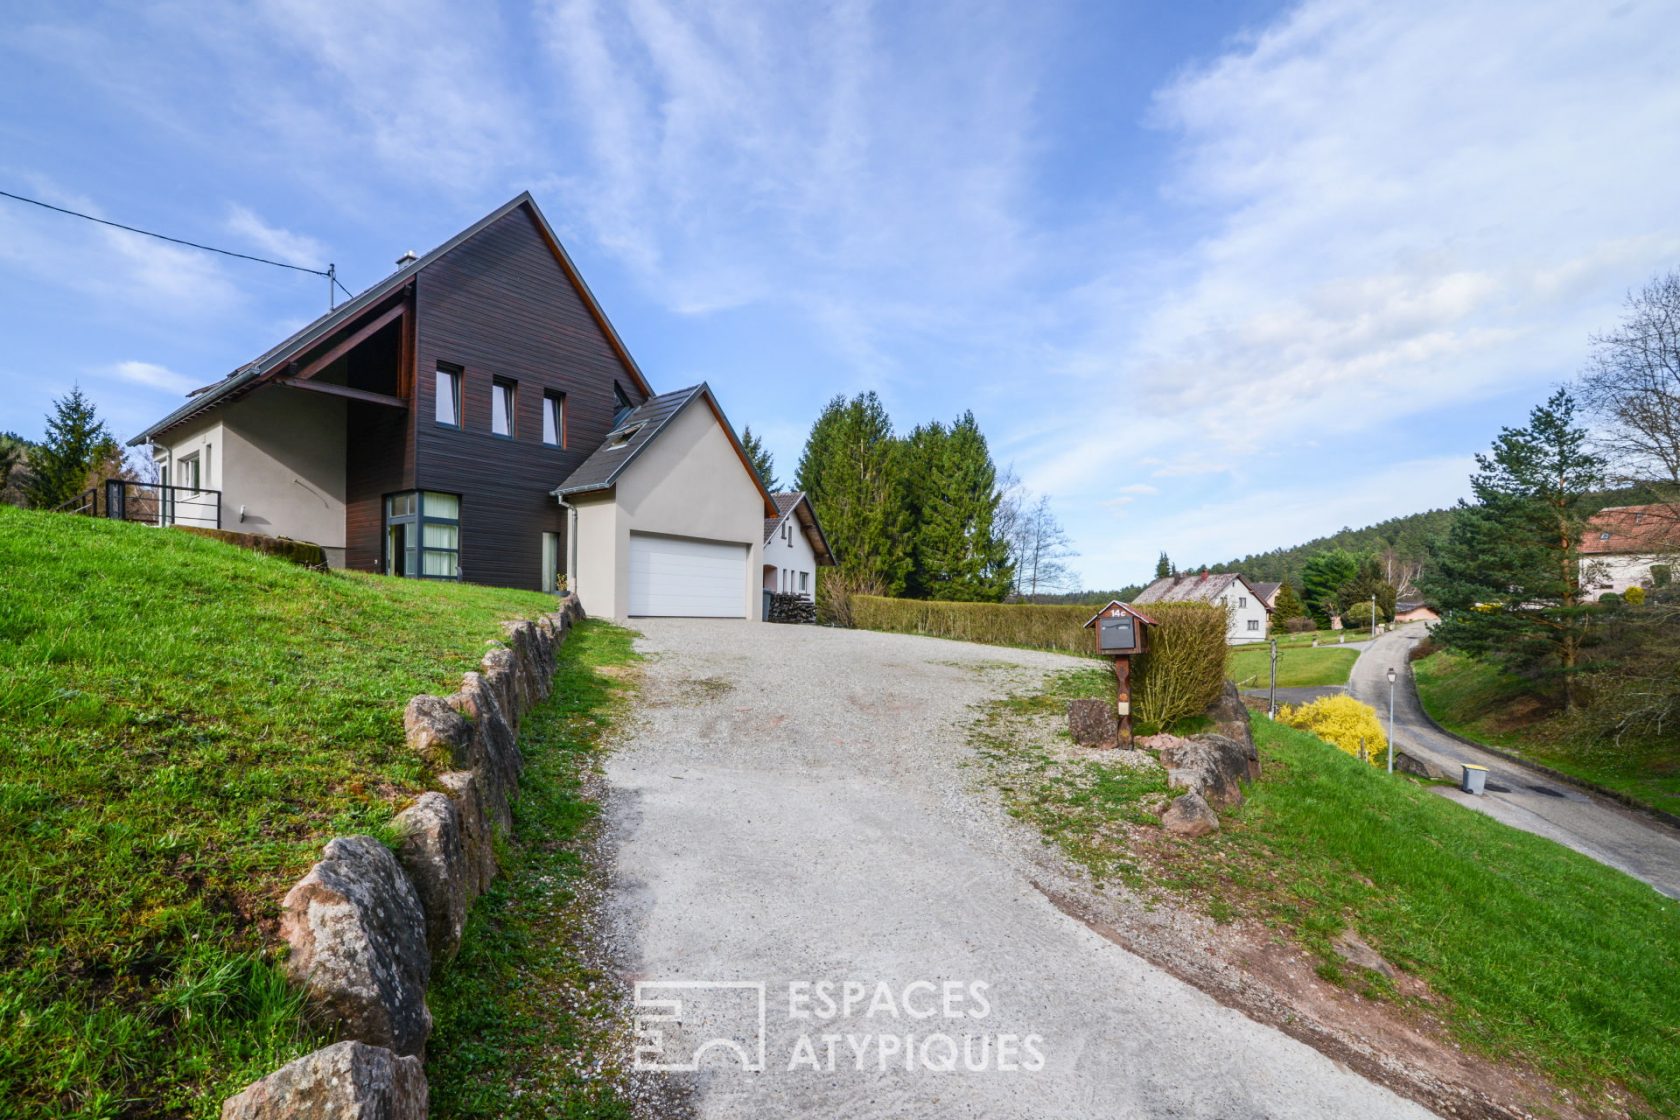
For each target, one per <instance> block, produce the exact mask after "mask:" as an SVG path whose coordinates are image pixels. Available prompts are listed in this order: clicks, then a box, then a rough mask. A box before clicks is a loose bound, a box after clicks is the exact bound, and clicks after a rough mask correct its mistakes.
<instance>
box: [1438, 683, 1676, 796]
mask: <svg viewBox="0 0 1680 1120" xmlns="http://www.w3.org/2000/svg"><path fill="white" fill-rule="evenodd" d="M1412 672H1413V674H1414V676H1415V677H1416V680H1417V690H1418V699H1419V700H1421V701H1422V702H1423V707H1424V710H1425V711H1427V712H1428V713H1429V715H1430V718H1432V719H1433V720H1435V722H1437V723H1439V724H1440V725H1441V726H1442V727H1445V728H1446V729H1447V730H1449V731H1451V732H1453V733H1454V734H1457V735H1462V736H1464V737H1465V738H1466V739H1470V740H1473V741H1475V742H1478V743H1487V744H1489V745H1491V746H1495V747H1499V748H1500V749H1502V750H1508V751H1512V752H1514V753H1516V754H1520V755H1522V756H1524V757H1525V758H1532V759H1533V760H1534V761H1536V762H1539V763H1541V764H1543V765H1545V766H1550V767H1552V768H1553V769H1554V770H1561V771H1563V772H1564V773H1565V774H1570V775H1572V776H1574V777H1577V778H1580V779H1581V780H1582V781H1586V782H1591V783H1592V784H1594V785H1597V786H1602V787H1604V788H1606V789H1613V790H1615V791H1616V792H1618V793H1622V794H1625V795H1627V796H1628V797H1631V798H1633V799H1634V800H1635V801H1638V802H1639V803H1640V804H1643V805H1649V806H1651V807H1652V808H1655V809H1662V810H1664V811H1666V812H1669V813H1674V814H1676V815H1680V741H1671V742H1668V743H1658V742H1623V743H1617V742H1614V741H1613V740H1610V739H1606V738H1604V737H1603V736H1600V735H1591V734H1585V733H1581V732H1578V731H1576V730H1575V729H1574V728H1572V727H1571V725H1570V723H1569V721H1568V719H1567V717H1564V716H1563V715H1562V714H1561V713H1559V712H1558V711H1557V710H1556V709H1555V707H1553V706H1551V705H1548V704H1546V703H1544V702H1542V701H1541V700H1539V699H1537V698H1536V697H1535V696H1534V695H1533V693H1532V691H1531V687H1530V685H1529V684H1528V682H1526V681H1523V680H1522V679H1521V678H1519V677H1515V676H1511V675H1509V674H1507V673H1503V672H1501V671H1500V670H1499V669H1498V668H1497V667H1495V666H1492V665H1487V664H1485V663H1483V662H1479V661H1476V660H1474V659H1472V658H1468V657H1464V656H1462V655H1460V654H1456V653H1453V652H1451V651H1450V650H1439V651H1437V652H1435V653H1432V654H1430V655H1429V656H1428V657H1424V658H1421V659H1419V660H1417V661H1415V662H1413V663H1412Z"/></svg>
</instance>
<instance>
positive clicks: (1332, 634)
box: [1232, 627, 1371, 649]
mask: <svg viewBox="0 0 1680 1120" xmlns="http://www.w3.org/2000/svg"><path fill="white" fill-rule="evenodd" d="M1272 637H1273V638H1275V639H1276V640H1277V644H1278V648H1279V649H1294V648H1296V647H1298V646H1307V647H1309V648H1310V647H1311V646H1312V644H1313V643H1314V642H1315V641H1316V642H1317V643H1318V644H1319V645H1320V646H1321V647H1322V646H1336V645H1342V644H1343V643H1345V642H1368V641H1370V640H1371V631H1370V630H1369V629H1364V630H1356V629H1353V628H1352V627H1349V628H1348V629H1346V630H1308V631H1306V632H1305V633H1303V634H1290V633H1287V632H1284V633H1278V632H1277V631H1275V630H1274V631H1273V632H1272ZM1266 644H1267V642H1244V643H1243V644H1241V645H1238V646H1233V647H1232V648H1233V649H1253V648H1255V647H1258V646H1264V645H1266Z"/></svg>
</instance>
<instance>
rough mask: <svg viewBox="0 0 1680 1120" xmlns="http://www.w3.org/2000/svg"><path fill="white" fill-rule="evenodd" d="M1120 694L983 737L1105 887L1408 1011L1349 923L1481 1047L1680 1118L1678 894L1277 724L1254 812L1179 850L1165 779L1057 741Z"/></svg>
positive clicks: (1019, 790)
mask: <svg viewBox="0 0 1680 1120" xmlns="http://www.w3.org/2000/svg"><path fill="white" fill-rule="evenodd" d="M1105 684H1106V682H1103V681H1099V680H1097V679H1095V678H1094V677H1093V675H1091V674H1088V673H1080V672H1075V673H1069V674H1064V675H1063V676H1061V677H1060V678H1057V679H1055V680H1054V681H1053V682H1052V683H1051V684H1050V685H1049V687H1047V688H1046V689H1045V690H1044V691H1043V692H1040V693H1037V694H1033V695H1026V696H1015V697H1009V698H1006V699H1001V700H998V701H996V702H994V703H993V704H992V705H991V707H990V708H989V710H988V711H987V712H986V713H985V714H984V715H983V717H982V718H981V719H980V721H979V722H978V723H977V724H976V729H975V738H974V742H975V746H976V748H977V750H978V752H979V753H980V754H981V755H982V756H983V757H985V758H986V759H987V760H988V763H989V765H990V768H991V769H992V771H993V777H994V780H995V781H996V782H997V783H998V785H999V787H1000V789H1001V791H1002V794H1003V798H1004V802H1005V805H1006V806H1007V808H1008V809H1009V811H1010V812H1011V813H1012V814H1014V815H1016V816H1017V817H1020V818H1021V819H1024V820H1027V821H1030V822H1031V823H1033V824H1035V825H1037V826H1038V827H1039V828H1040V829H1041V830H1042V831H1043V833H1044V835H1045V838H1046V840H1047V841H1049V842H1053V843H1055V844H1056V845H1057V846H1059V847H1060V848H1061V850H1062V851H1063V852H1065V853H1066V854H1067V855H1068V857H1069V858H1071V859H1073V860H1074V861H1076V862H1077V863H1079V864H1081V865H1083V866H1084V867H1086V868H1088V869H1089V870H1090V871H1091V873H1092V874H1093V875H1094V876H1096V877H1097V879H1098V881H1099V883H1100V882H1101V881H1102V880H1104V879H1106V878H1108V877H1111V876H1113V877H1118V878H1120V879H1122V880H1123V881H1125V882H1127V883H1128V884H1130V885H1132V886H1134V887H1135V888H1138V889H1141V890H1142V891H1143V892H1144V893H1145V894H1146V896H1147V895H1149V894H1154V893H1158V894H1159V895H1160V896H1162V897H1170V898H1172V899H1174V900H1176V901H1178V902H1180V903H1186V904H1189V905H1192V906H1195V907H1198V908H1200V909H1202V910H1203V911H1205V912H1206V913H1208V914H1209V915H1210V916H1211V917H1213V918H1214V919H1215V920H1216V921H1232V920H1236V919H1239V918H1243V919H1252V920H1255V921H1258V922H1261V923H1264V924H1265V925H1266V926H1269V927H1270V928H1272V929H1273V930H1275V931H1276V932H1277V933H1279V934H1280V935H1283V936H1285V937H1287V938H1289V939H1291V940H1293V941H1295V942H1297V943H1299V944H1301V945H1302V946H1303V947H1305V948H1306V949H1308V950H1309V951H1310V952H1312V953H1313V954H1314V955H1315V956H1316V957H1317V959H1318V961H1319V962H1320V963H1319V973H1320V975H1321V976H1322V977H1324V978H1325V979H1326V980H1328V981H1330V982H1333V983H1340V984H1344V985H1347V986H1350V987H1352V988H1353V989H1354V990H1355V991H1358V992H1360V993H1361V994H1362V995H1364V996H1367V997H1369V998H1373V999H1380V1000H1387V1001H1391V1002H1393V1003H1395V1004H1397V1005H1400V1009H1401V1010H1403V1011H1404V1010H1407V1009H1408V1007H1409V1002H1410V1000H1411V998H1412V997H1402V996H1400V995H1399V994H1398V993H1397V990H1396V988H1395V986H1394V985H1393V984H1392V982H1390V981H1388V980H1386V979H1385V978H1383V977H1381V976H1379V975H1378V974H1376V973H1374V972H1366V971H1363V970H1356V969H1352V968H1351V966H1349V965H1347V964H1346V963H1345V962H1344V961H1342V959H1341V958H1340V957H1339V956H1337V955H1336V954H1335V952H1334V950H1333V949H1332V948H1331V945H1330V942H1331V940H1332V939H1333V938H1334V937H1336V936H1337V935H1338V934H1339V933H1340V932H1341V931H1342V930H1344V929H1346V928H1348V927H1350V926H1351V927H1353V928H1355V929H1357V931H1358V932H1359V934H1360V935H1361V936H1362V937H1363V938H1364V939H1365V940H1366V941H1367V942H1369V943H1370V944H1371V945H1372V946H1374V947H1375V948H1376V949H1377V950H1378V951H1379V952H1380V953H1382V955H1383V956H1384V957H1386V958H1387V959H1388V960H1389V961H1390V962H1391V963H1392V964H1394V965H1395V966H1396V967H1397V968H1399V969H1402V970H1403V971H1405V972H1409V973H1412V974H1413V975H1415V976H1416V977H1418V978H1419V979H1421V980H1423V981H1425V982H1426V983H1427V984H1428V986H1429V990H1430V992H1431V993H1433V997H1434V998H1433V999H1431V1001H1430V1004H1429V1007H1428V1013H1429V1014H1431V1015H1434V1016H1439V1017H1440V1018H1441V1019H1442V1021H1443V1022H1445V1023H1446V1024H1447V1026H1448V1028H1449V1029H1450V1030H1451V1031H1452V1032H1453V1034H1454V1036H1455V1037H1456V1038H1458V1039H1459V1040H1460V1041H1461V1042H1462V1043H1463V1044H1464V1045H1466V1046H1467V1047H1469V1048H1471V1049H1473V1050H1476V1051H1478V1052H1481V1053H1483V1054H1486V1055H1489V1056H1490V1057H1494V1058H1513V1059H1518V1060H1523V1061H1527V1062H1530V1063H1532V1064H1534V1065H1535V1066H1537V1067H1539V1068H1541V1069H1545V1070H1547V1071H1548V1072H1549V1073H1551V1074H1552V1075H1553V1076H1554V1077H1555V1078H1556V1079H1557V1080H1558V1081H1559V1082H1560V1083H1563V1084H1565V1085H1567V1086H1569V1087H1571V1088H1574V1089H1576V1090H1579V1091H1581V1092H1582V1093H1584V1094H1585V1095H1586V1096H1587V1098H1588V1099H1589V1100H1597V1101H1601V1102H1603V1101H1608V1100H1611V1099H1612V1098H1613V1097H1615V1096H1617V1095H1619V1094H1620V1090H1621V1089H1623V1088H1626V1089H1631V1090H1632V1091H1633V1092H1634V1093H1635V1094H1637V1095H1638V1097H1639V1098H1641V1099H1642V1100H1643V1102H1644V1104H1645V1105H1646V1107H1648V1108H1649V1109H1650V1111H1651V1112H1653V1113H1655V1114H1659V1115H1672V1114H1673V1113H1674V1112H1675V1111H1676V1110H1677V1109H1680V903H1676V902H1675V901H1673V900H1670V899H1666V898H1663V897H1662V896H1661V895H1658V894H1657V893H1656V892H1655V891H1652V890H1651V889H1650V888H1649V887H1647V886H1645V885H1644V884H1643V883H1639V882H1637V881H1636V880H1634V879H1631V878H1629V877H1628V876H1626V875H1623V874H1621V873H1620V872H1617V871H1613V870H1611V869H1610V868H1607V867H1605V866H1603V865H1602V864H1599V863H1596V862H1594V861H1592V860H1590V859H1587V858H1586V857H1585V856H1582V855H1579V854H1577V853H1575V852H1572V851H1570V850H1568V849H1567V848H1564V847H1561V846H1560V845H1557V844H1554V843H1552V842H1551V841H1548V840H1544V839H1541V838H1540V837H1537V836H1533V835H1531V834H1529V833H1526V832H1519V831H1517V830H1516V829H1512V828H1507V827H1506V826H1504V825H1502V824H1499V823H1498V822H1496V821H1494V820H1492V819H1491V818H1489V817H1486V816H1483V815H1482V814H1479V813H1475V812H1471V811H1468V810H1465V809H1463V808H1461V807H1460V806H1457V805H1455V804H1453V803H1452V802H1450V801H1448V800H1446V799H1444V798H1441V797H1439V796H1437V795H1435V794H1432V793H1430V792H1429V791H1428V789H1427V788H1425V787H1423V786H1422V785H1419V784H1417V783H1415V782H1413V781H1410V780H1407V779H1403V778H1399V779H1397V778H1393V777H1390V776H1389V775H1387V774H1385V773H1382V772H1381V771H1377V770H1374V769H1373V768H1371V767H1369V766H1365V765H1362V764H1360V763H1359V762H1357V761H1356V760H1354V759H1352V758H1349V757H1348V756H1347V755H1345V754H1343V753H1342V752H1340V751H1338V750H1337V749H1336V748H1334V747H1332V746H1330V745H1328V744H1326V743H1324V742H1322V741H1321V740H1319V739H1317V738H1316V737H1314V736H1312V735H1308V734H1306V733H1304V732H1299V731H1294V730H1291V729H1289V728H1285V727H1280V726H1278V725H1276V724H1273V723H1271V722H1270V721H1267V720H1263V719H1259V720H1256V721H1255V739H1256V742H1257V744H1258V746H1259V749H1260V753H1261V757H1262V760H1263V766H1264V773H1263V775H1262V777H1261V779H1260V780H1259V781H1258V782H1255V783H1253V784H1252V786H1251V787H1250V789H1249V797H1248V801H1247V803H1246V804H1245V805H1244V806H1243V807H1242V808H1241V809H1238V810H1235V811H1230V812H1226V813H1222V814H1221V817H1222V820H1223V824H1224V827H1223V829H1222V830H1221V831H1220V832H1219V833H1216V834H1214V835H1212V836H1208V837H1204V838H1202V839H1200V840H1196V841H1178V840H1176V839H1175V838H1173V837H1171V836H1168V835H1166V834H1165V833H1163V832H1161V830H1160V829H1159V828H1158V827H1157V824H1158V818H1157V817H1156V811H1157V806H1158V805H1159V804H1160V802H1161V800H1162V799H1163V790H1164V780H1163V779H1162V778H1161V777H1156V775H1160V771H1159V770H1158V769H1157V770H1148V769H1146V770H1134V769H1129V768H1127V767H1125V766H1123V765H1119V764H1117V763H1114V762H1110V761H1106V760H1104V759H1103V758H1102V756H1100V755H1097V754H1095V753H1094V752H1089V751H1082V750H1079V749H1077V748H1075V747H1073V745H1072V744H1071V743H1070V742H1068V741H1067V740H1066V737H1065V732H1061V731H1059V730H1057V729H1056V728H1057V725H1058V723H1059V721H1060V719H1061V713H1062V711H1063V702H1064V701H1065V699H1066V698H1068V697H1069V696H1074V695H1102V693H1101V691H1100V689H1101V687H1102V686H1103V685H1105ZM1606 915H1614V920H1613V921H1606V920H1605V916H1606Z"/></svg>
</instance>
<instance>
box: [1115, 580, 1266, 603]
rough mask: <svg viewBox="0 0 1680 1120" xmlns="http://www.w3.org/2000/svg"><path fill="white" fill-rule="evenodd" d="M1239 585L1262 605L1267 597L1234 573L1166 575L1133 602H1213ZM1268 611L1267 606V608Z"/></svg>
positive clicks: (1144, 590)
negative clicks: (1263, 596)
mask: <svg viewBox="0 0 1680 1120" xmlns="http://www.w3.org/2000/svg"><path fill="white" fill-rule="evenodd" d="M1237 584H1241V585H1242V586H1243V587H1244V588H1246V589H1247V590H1248V593H1249V594H1250V595H1253V596H1254V597H1255V598H1256V599H1259V600H1260V605H1261V606H1265V604H1266V600H1265V599H1264V598H1262V597H1261V595H1260V593H1259V592H1258V591H1256V590H1254V585H1253V584H1252V583H1249V582H1248V580H1246V579H1244V578H1243V577H1242V576H1241V575H1240V574H1238V573H1236V572H1192V573H1191V574H1190V575H1187V576H1166V577H1164V578H1162V579H1158V580H1156V581H1155V582H1154V583H1152V584H1150V585H1149V586H1148V587H1146V588H1144V589H1143V590H1142V591H1140V592H1139V593H1138V597H1137V598H1136V599H1133V600H1132V602H1134V603H1213V602H1217V601H1218V599H1219V597H1220V596H1221V595H1224V594H1226V593H1228V592H1229V591H1230V590H1231V589H1232V588H1233V587H1234V586H1236V585H1237ZM1266 609H1267V610H1271V608H1270V607H1266Z"/></svg>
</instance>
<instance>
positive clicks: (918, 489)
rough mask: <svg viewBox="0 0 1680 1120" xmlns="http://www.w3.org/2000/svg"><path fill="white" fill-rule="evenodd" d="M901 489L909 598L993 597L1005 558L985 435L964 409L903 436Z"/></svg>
mask: <svg viewBox="0 0 1680 1120" xmlns="http://www.w3.org/2000/svg"><path fill="white" fill-rule="evenodd" d="M902 450H903V459H902V462H903V465H904V483H905V485H904V494H905V498H906V504H907V512H908V514H909V522H910V532H911V538H912V541H913V545H912V551H911V558H912V566H911V572H910V576H909V578H908V579H907V580H906V587H905V591H906V593H907V594H909V595H911V596H913V597H916V598H927V599H947V600H963V601H970V602H975V601H979V602H999V601H1001V600H1003V598H1004V597H1005V596H1007V595H1008V594H1009V589H1010V586H1011V584H1012V582H1013V564H1012V563H1011V561H1010V556H1009V542H1008V541H1007V540H1006V539H1005V538H1004V537H1003V535H1002V533H1000V532H999V530H998V525H997V512H998V506H999V504H1000V503H1001V502H1002V500H1003V494H1002V492H1001V491H1000V490H999V489H998V485H997V467H996V465H995V464H994V463H993V462H992V456H991V451H990V450H989V449H988V447H987V446H986V437H985V436H984V435H983V434H981V432H980V426H979V424H978V423H976V422H975V419H974V414H973V413H972V412H965V413H963V415H962V416H961V417H959V418H958V419H957V421H956V423H954V424H952V425H951V426H950V427H949V428H947V427H946V426H945V425H943V424H940V423H938V422H937V421H936V422H934V423H931V424H923V425H921V426H919V427H918V428H916V429H915V430H914V431H912V432H911V433H910V435H909V437H908V438H907V439H905V440H904V443H903V449H902Z"/></svg>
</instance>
